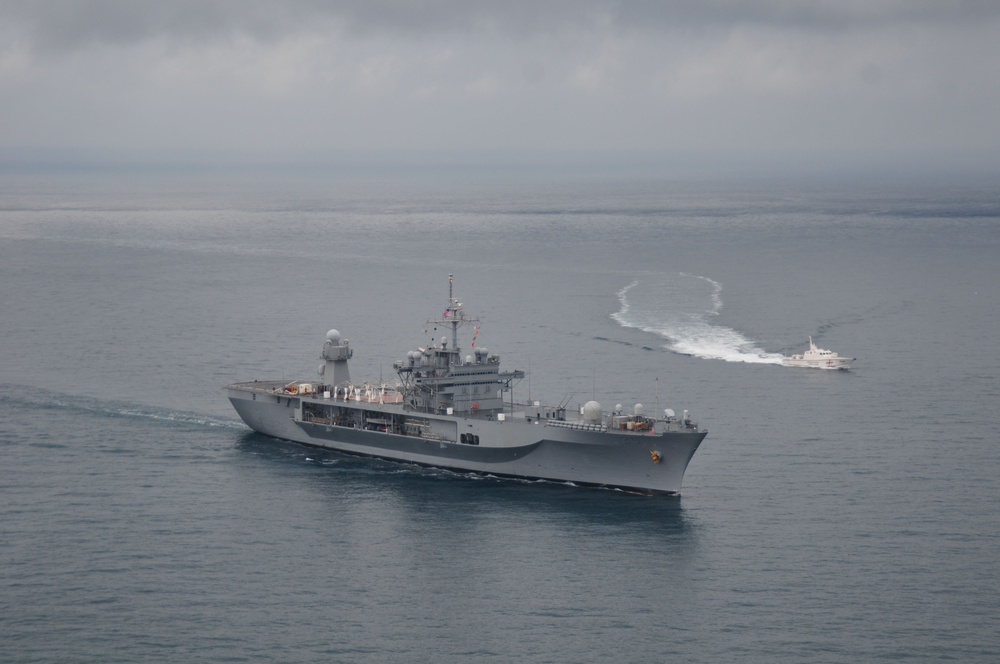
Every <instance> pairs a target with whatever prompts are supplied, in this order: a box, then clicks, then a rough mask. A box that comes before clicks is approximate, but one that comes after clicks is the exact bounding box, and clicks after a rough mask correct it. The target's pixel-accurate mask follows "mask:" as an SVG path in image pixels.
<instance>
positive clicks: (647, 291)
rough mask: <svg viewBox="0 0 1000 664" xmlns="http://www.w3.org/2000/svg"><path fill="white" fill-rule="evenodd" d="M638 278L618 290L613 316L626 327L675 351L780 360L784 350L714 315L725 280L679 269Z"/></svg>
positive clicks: (770, 361)
mask: <svg viewBox="0 0 1000 664" xmlns="http://www.w3.org/2000/svg"><path fill="white" fill-rule="evenodd" d="M664 277H665V279H663V280H662V283H656V282H658V281H660V280H659V279H647V280H645V281H640V280H636V281H633V282H632V283H630V284H629V285H627V286H625V287H624V288H622V289H621V290H620V291H618V303H619V309H618V311H617V312H615V313H613V314H611V317H612V318H613V319H614V320H615V321H616V322H617V323H618V324H619V325H621V326H622V327H628V328H633V329H638V330H641V331H643V332H647V333H650V334H655V335H657V336H659V337H661V338H662V339H664V340H666V342H667V343H666V344H664V347H665V348H667V349H668V350H671V351H673V352H675V353H682V354H684V355H691V356H693V357H700V358H704V359H711V360H723V361H726V362H747V363H753V364H781V360H782V357H783V356H782V355H781V354H780V353H769V352H767V351H765V350H764V349H762V348H760V347H759V346H757V345H756V343H755V342H754V341H753V340H751V339H748V338H747V337H745V336H744V335H742V334H741V333H740V332H738V331H736V330H734V329H732V328H730V327H726V326H724V325H714V324H713V323H712V319H713V318H715V317H716V316H718V315H719V312H720V311H721V310H722V304H723V302H722V284H720V283H719V282H717V281H715V280H713V279H710V278H709V277H703V276H699V275H691V274H684V273H680V274H677V275H664Z"/></svg>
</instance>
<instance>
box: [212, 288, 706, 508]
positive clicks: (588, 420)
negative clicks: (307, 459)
mask: <svg viewBox="0 0 1000 664" xmlns="http://www.w3.org/2000/svg"><path fill="white" fill-rule="evenodd" d="M428 324H430V325H434V326H436V327H437V328H439V329H445V330H449V329H450V332H451V334H450V338H449V337H448V336H445V337H442V338H440V339H435V340H434V341H433V343H431V344H430V345H429V346H428V347H426V348H418V349H417V350H413V351H410V352H409V353H407V354H406V357H405V359H403V360H399V361H396V362H395V363H394V365H393V367H394V368H395V370H396V373H397V374H398V376H399V382H398V383H397V384H395V385H391V386H390V385H387V384H386V383H384V382H374V383H372V382H355V381H354V380H352V378H351V374H350V371H349V369H348V361H349V360H350V359H351V357H352V355H353V352H354V349H353V348H352V347H351V345H350V343H349V342H348V340H347V339H344V338H342V337H341V335H340V332H338V331H337V330H330V331H329V332H328V333H327V335H326V340H325V341H324V342H323V350H322V352H321V355H320V357H321V359H322V363H321V364H320V365H319V375H320V377H319V380H318V381H316V382H305V381H293V382H291V383H286V382H284V381H253V382H248V383H235V384H233V385H229V386H228V387H227V388H226V389H227V390H228V393H229V400H230V401H231V402H232V404H233V406H234V407H235V408H236V412H237V413H239V415H240V417H241V418H243V421H244V422H246V423H247V425H248V426H249V427H250V428H252V429H254V430H255V431H258V432H260V433H263V434H266V435H268V436H273V437H275V438H280V439H283V440H289V441H294V442H297V443H302V444H304V445H310V446H315V447H322V448H328V449H332V450H338V451H340V452H346V453H348V454H354V455H362V456H369V457H378V458H381V459H389V460H393V461H400V462H406V463H413V464H419V465H421V466H429V467H435V468H445V469H450V470H453V471H458V472H469V473H476V474H481V475H487V476H495V477H498V478H520V479H529V480H548V481H553V482H562V483H571V484H576V485H586V486H600V487H609V488H616V489H621V490H624V491H629V492H636V493H643V494H677V493H679V492H680V489H681V482H682V481H683V479H684V472H685V470H687V466H688V463H689V462H690V461H691V457H692V456H694V453H695V451H696V450H697V449H698V446H699V445H700V444H701V441H702V440H703V439H704V438H705V436H706V435H707V433H708V432H707V431H706V430H705V429H702V428H699V426H698V424H697V423H696V422H694V421H692V420H691V418H690V417H689V415H688V412H687V411H684V413H683V414H682V415H681V416H677V415H675V414H674V412H673V411H672V410H670V409H667V410H665V411H664V412H663V413H662V414H658V415H655V416H648V415H646V413H645V410H644V408H643V406H642V404H635V405H634V406H633V407H632V408H631V409H628V410H629V412H625V410H623V408H622V406H621V405H618V406H616V407H615V408H614V409H613V410H611V411H610V412H605V411H603V410H602V408H601V405H600V404H599V403H597V402H596V401H589V402H587V403H586V404H584V405H583V406H582V407H579V408H575V409H569V410H567V407H566V406H567V403H566V402H565V401H564V402H562V403H559V404H557V405H552V406H543V405H541V404H540V402H538V401H535V402H532V403H515V402H514V400H513V396H510V397H509V400H507V401H505V400H504V399H505V395H512V394H513V387H514V385H515V384H516V383H517V382H519V381H520V380H521V379H522V378H524V372H523V371H519V370H514V371H501V370H500V358H499V356H497V355H494V354H490V353H489V352H488V351H487V350H486V349H484V348H481V347H480V348H475V339H476V338H478V337H477V335H478V331H479V320H478V319H476V318H470V317H467V316H466V314H465V311H464V309H463V306H462V303H461V302H459V301H458V300H457V299H456V298H455V297H454V295H453V279H452V277H451V276H450V275H449V279H448V305H447V308H446V309H445V310H444V313H443V314H442V317H441V318H440V319H438V320H431V321H428ZM470 325H471V326H473V327H474V330H475V333H474V335H473V336H472V343H471V345H470V347H469V349H468V354H466V355H464V356H463V349H462V348H461V346H460V345H459V330H460V329H462V328H465V327H467V326H470Z"/></svg>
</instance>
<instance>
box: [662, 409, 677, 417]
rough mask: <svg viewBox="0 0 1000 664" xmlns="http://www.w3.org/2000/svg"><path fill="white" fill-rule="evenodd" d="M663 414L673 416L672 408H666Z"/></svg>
mask: <svg viewBox="0 0 1000 664" xmlns="http://www.w3.org/2000/svg"><path fill="white" fill-rule="evenodd" d="M663 414H664V415H666V416H667V417H673V416H674V415H675V413H674V409H673V408H667V409H666V410H665V411H663Z"/></svg>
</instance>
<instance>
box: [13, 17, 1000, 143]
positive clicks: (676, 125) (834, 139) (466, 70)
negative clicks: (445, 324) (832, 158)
mask: <svg viewBox="0 0 1000 664" xmlns="http://www.w3.org/2000/svg"><path fill="white" fill-rule="evenodd" d="M997 43H1000V3H998V2H995V1H992V0H990V1H985V0H965V1H962V0H955V1H952V2H939V1H932V0H881V1H880V0H836V1H834V0H815V1H813V2H800V1H798V0H795V1H793V0H757V1H749V0H702V1H701V2H680V1H660V2H654V1H636V0H632V1H628V0H622V1H619V2H599V1H597V0H561V1H558V2H541V1H538V0H534V1H529V0H509V1H508V2H495V1H492V0H491V1H486V0H465V1H458V0H422V1H418V0H413V1H403V0H396V1H390V0H383V1H380V2H379V1H367V2H364V1H358V2H346V1H341V2H319V1H308V0H283V1H273V0H239V1H237V0H173V1H171V2H137V1H134V0H133V1H118V0H91V1H84V0H79V1H71V0H34V1H32V2H17V1H10V0H0V97H2V98H3V100H4V103H3V104H0V148H10V147H31V146H42V147H50V146H74V147H92V148H122V149H124V148H139V149H162V148H168V147H169V148H174V147H180V148H199V149H208V150H212V149H233V148H236V147H239V148H250V149H262V150H268V149H270V150H286V149H287V150H296V149H298V150H306V149H308V150H314V149H315V150H337V149H355V150H368V149H374V150H388V149H411V150H423V149H444V150H448V149H466V150H468V149H471V150H478V149H507V148H512V149H518V148H524V149H528V148H530V149H541V150H577V149H581V150H584V149H623V150H638V151H648V150H659V151H676V150H684V151H694V152H697V151H700V150H703V151H713V150H714V151H720V150H734V149H735V150H744V151H748V152H753V151H759V152H762V151H769V150H790V151H808V150H867V151H871V152H879V151H886V150H904V149H911V148H935V149H936V148H941V149H969V148H976V149H985V150H1000V126H998V120H997V118H998V117H1000V90H998V89H997V87H996V86H994V85H993V84H992V80H993V78H994V76H995V72H996V71H997V70H998V69H1000V49H998V48H997Z"/></svg>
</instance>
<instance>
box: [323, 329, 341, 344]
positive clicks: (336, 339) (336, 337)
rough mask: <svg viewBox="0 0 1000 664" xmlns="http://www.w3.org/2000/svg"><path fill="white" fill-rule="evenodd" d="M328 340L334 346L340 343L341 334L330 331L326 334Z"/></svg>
mask: <svg viewBox="0 0 1000 664" xmlns="http://www.w3.org/2000/svg"><path fill="white" fill-rule="evenodd" d="M326 340H327V341H329V342H330V343H333V344H339V343H340V332H338V331H337V330H330V331H329V332H327V333H326Z"/></svg>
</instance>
